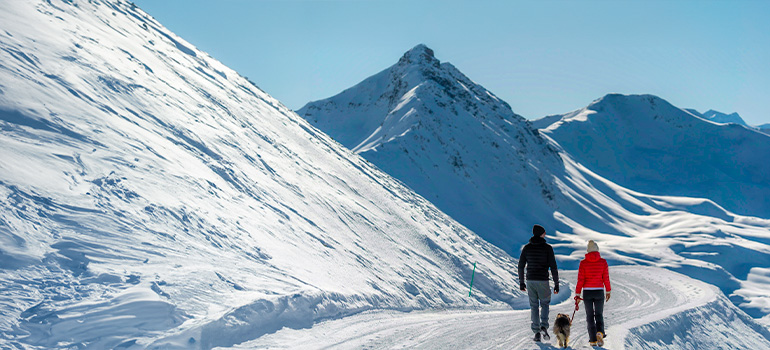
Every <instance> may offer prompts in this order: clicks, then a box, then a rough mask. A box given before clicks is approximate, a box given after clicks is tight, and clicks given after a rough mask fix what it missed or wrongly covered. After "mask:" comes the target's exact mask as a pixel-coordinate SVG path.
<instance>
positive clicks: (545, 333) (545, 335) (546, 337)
mask: <svg viewBox="0 0 770 350" xmlns="http://www.w3.org/2000/svg"><path fill="white" fill-rule="evenodd" d="M540 334H542V335H543V340H551V335H550V334H548V329H547V328H545V327H540Z"/></svg>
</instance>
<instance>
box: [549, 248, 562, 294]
mask: <svg viewBox="0 0 770 350" xmlns="http://www.w3.org/2000/svg"><path fill="white" fill-rule="evenodd" d="M548 248H549V249H548V266H550V267H551V274H552V275H553V292H554V293H555V294H559V268H558V267H557V266H556V255H555V254H554V253H553V247H550V246H549V247H548Z"/></svg>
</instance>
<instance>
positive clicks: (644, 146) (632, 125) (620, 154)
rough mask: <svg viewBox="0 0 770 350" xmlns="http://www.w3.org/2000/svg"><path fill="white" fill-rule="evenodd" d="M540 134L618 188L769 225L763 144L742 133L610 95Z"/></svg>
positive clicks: (649, 101)
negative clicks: (713, 206)
mask: <svg viewBox="0 0 770 350" xmlns="http://www.w3.org/2000/svg"><path fill="white" fill-rule="evenodd" d="M541 126H542V125H541ZM541 131H543V132H544V133H545V134H546V135H549V136H550V137H552V138H553V139H554V140H556V141H557V142H558V143H559V144H560V145H561V146H562V147H564V149H565V150H566V151H567V152H568V153H569V154H570V155H572V156H573V157H575V159H576V160H577V161H579V162H580V163H582V164H583V165H585V166H587V167H588V168H589V169H591V170H593V171H595V172H596V173H598V174H599V175H601V176H603V177H605V178H607V179H609V180H611V181H613V182H615V183H617V184H619V185H622V186H624V187H627V188H630V189H633V190H637V191H640V192H644V193H650V194H657V195H666V196H687V197H697V198H708V199H711V200H713V201H714V202H716V203H717V204H719V205H720V206H722V207H724V208H726V209H728V210H730V211H732V212H734V213H738V214H743V215H752V216H759V217H763V218H770V186H768V184H770V163H768V162H767V161H766V159H768V157H770V138H768V137H767V136H766V135H762V134H759V133H757V132H755V131H753V130H750V129H747V128H744V127H743V126H739V125H736V124H722V125H720V124H714V123H709V122H706V121H703V120H702V119H699V118H695V117H693V116H692V115H691V114H690V113H688V112H687V111H684V110H682V109H679V108H677V107H675V106H673V105H671V104H670V103H668V102H667V101H665V100H663V99H661V98H659V97H656V96H651V95H630V96H626V95H619V94H610V95H607V96H604V97H603V98H601V99H599V100H596V101H594V102H593V103H591V104H590V105H589V106H588V107H586V108H583V109H580V110H577V111H574V112H571V113H567V114H564V115H562V117H561V118H560V119H558V121H555V122H553V123H551V124H550V125H548V126H545V127H544V128H543V129H541Z"/></svg>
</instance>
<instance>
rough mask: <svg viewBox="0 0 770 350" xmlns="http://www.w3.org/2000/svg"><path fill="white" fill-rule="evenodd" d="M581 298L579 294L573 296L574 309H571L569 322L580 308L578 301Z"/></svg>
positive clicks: (570, 322)
mask: <svg viewBox="0 0 770 350" xmlns="http://www.w3.org/2000/svg"><path fill="white" fill-rule="evenodd" d="M581 300H583V298H581V297H580V296H579V295H576V296H575V311H572V318H570V319H569V324H572V320H573V319H575V313H576V312H577V311H578V310H580V301H581Z"/></svg>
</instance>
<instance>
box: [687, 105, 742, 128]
mask: <svg viewBox="0 0 770 350" xmlns="http://www.w3.org/2000/svg"><path fill="white" fill-rule="evenodd" d="M685 110H686V111H688V112H690V113H692V114H694V115H696V116H699V117H701V118H703V119H706V120H710V121H712V122H714V123H720V124H727V123H733V124H738V125H743V126H749V125H748V124H746V122H745V121H744V120H743V118H741V116H740V115H738V113H730V114H726V113H722V112H719V111H715V110H713V109H709V110H708V111H706V112H705V113H700V112H698V111H697V110H695V109H691V108H685Z"/></svg>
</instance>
